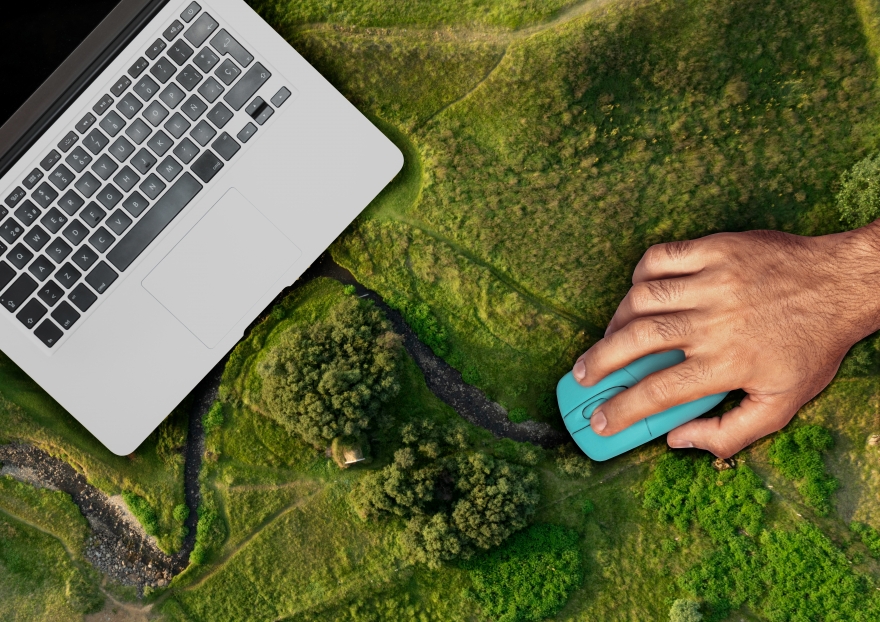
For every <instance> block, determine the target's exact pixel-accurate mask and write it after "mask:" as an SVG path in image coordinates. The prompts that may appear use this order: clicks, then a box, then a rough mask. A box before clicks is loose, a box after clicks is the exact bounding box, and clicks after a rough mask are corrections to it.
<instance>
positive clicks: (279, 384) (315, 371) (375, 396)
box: [259, 298, 400, 447]
mask: <svg viewBox="0 0 880 622" xmlns="http://www.w3.org/2000/svg"><path fill="white" fill-rule="evenodd" d="M399 356H400V340H399V338H398V337H397V335H395V334H394V333H393V332H391V328H390V326H389V324H388V322H387V321H386V320H385V318H383V317H382V313H381V312H380V311H379V310H378V309H376V308H375V307H374V306H373V305H372V303H368V302H362V301H360V300H359V299H357V298H343V299H342V300H341V301H340V302H339V303H337V304H336V306H334V307H333V308H332V309H331V310H330V313H329V315H328V317H327V318H326V319H324V320H322V321H319V322H317V323H315V324H313V325H312V326H310V327H308V328H297V329H293V330H290V331H288V332H287V333H285V334H283V335H282V336H281V338H280V340H279V342H278V343H277V344H276V345H275V346H273V347H272V348H271V349H270V350H269V352H268V353H267V355H266V357H265V358H264V359H263V360H262V361H261V363H260V364H259V373H260V377H261V378H262V395H263V400H264V402H265V405H266V409H267V410H268V414H269V415H270V416H271V417H272V418H273V419H275V420H276V421H278V422H279V423H281V424H282V425H283V426H285V427H286V428H287V429H288V430H290V431H292V432H294V433H296V434H298V435H299V436H301V437H302V438H303V439H304V440H305V441H306V442H308V443H311V444H312V445H314V446H316V447H324V446H327V445H328V444H329V443H330V441H332V440H333V439H334V438H335V437H337V436H357V435H358V434H359V433H360V432H362V431H364V430H366V429H368V428H369V427H370V426H371V424H372V422H373V420H374V419H375V418H376V417H377V416H378V415H379V413H380V409H381V408H382V405H383V404H384V403H386V402H387V401H388V400H389V399H391V398H392V397H393V396H394V395H396V394H397V391H398V390H399V384H398V381H397V360H398V358H399Z"/></svg>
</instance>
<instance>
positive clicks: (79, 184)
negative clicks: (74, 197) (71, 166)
mask: <svg viewBox="0 0 880 622" xmlns="http://www.w3.org/2000/svg"><path fill="white" fill-rule="evenodd" d="M73 186H74V187H75V188H76V189H77V190H79V192H80V194H82V195H83V196H84V197H85V198H87V199H89V198H91V196H92V195H93V194H95V193H96V192H97V191H98V188H100V187H101V182H100V181H98V179H97V178H96V177H95V176H94V175H92V174H91V173H89V172H88V171H87V172H86V173H84V174H83V176H82V177H80V178H79V179H77V180H76V183H75V184H73Z"/></svg>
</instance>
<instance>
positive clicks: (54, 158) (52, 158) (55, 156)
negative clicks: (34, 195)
mask: <svg viewBox="0 0 880 622" xmlns="http://www.w3.org/2000/svg"><path fill="white" fill-rule="evenodd" d="M60 159H61V154H60V153H58V152H57V151H55V150H54V149H53V150H52V151H50V152H49V155H47V156H46V157H45V158H43V159H42V160H41V161H40V167H41V168H42V169H43V170H44V171H49V170H50V169H51V168H52V167H53V166H55V165H56V164H58V161H59V160H60Z"/></svg>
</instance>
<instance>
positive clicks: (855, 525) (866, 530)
mask: <svg viewBox="0 0 880 622" xmlns="http://www.w3.org/2000/svg"><path fill="white" fill-rule="evenodd" d="M849 528H850V530H851V531H852V532H853V533H854V534H856V535H857V536H859V538H861V540H862V544H864V545H865V546H866V547H868V552H870V553H871V557H873V558H875V559H880V531H877V530H876V529H874V528H873V527H871V526H870V525H866V524H865V523H860V522H858V521H853V522H851V523H850V524H849Z"/></svg>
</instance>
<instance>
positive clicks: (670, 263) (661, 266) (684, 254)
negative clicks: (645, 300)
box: [632, 240, 706, 285]
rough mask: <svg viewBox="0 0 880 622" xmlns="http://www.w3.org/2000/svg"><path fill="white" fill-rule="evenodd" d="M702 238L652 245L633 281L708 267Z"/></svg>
mask: <svg viewBox="0 0 880 622" xmlns="http://www.w3.org/2000/svg"><path fill="white" fill-rule="evenodd" d="M701 246H703V245H702V244H701V241H700V240H681V241H678V242H666V243H665V244H655V245H654V246H652V247H650V248H649V249H648V250H647V251H645V254H644V255H642V258H641V259H640V260H639V263H638V264H636V269H635V270H634V271H633V277H632V282H633V284H634V285H635V284H636V283H641V282H642V281H654V280H657V279H667V278H670V277H676V276H685V275H688V274H693V273H695V272H699V271H700V270H702V269H703V268H705V267H706V257H705V255H704V253H703V252H701V248H700V247H701Z"/></svg>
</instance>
